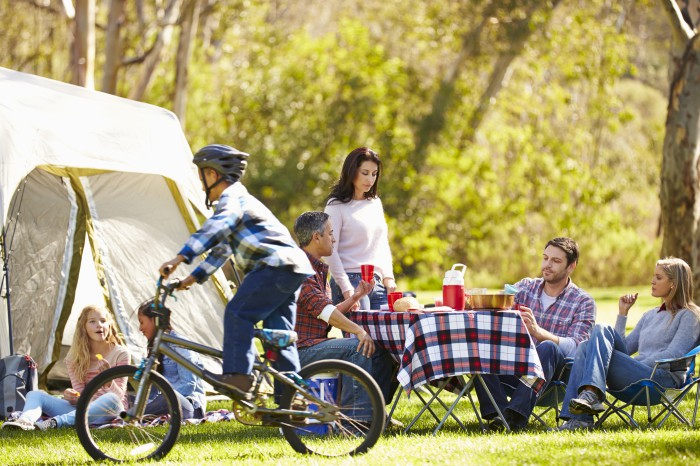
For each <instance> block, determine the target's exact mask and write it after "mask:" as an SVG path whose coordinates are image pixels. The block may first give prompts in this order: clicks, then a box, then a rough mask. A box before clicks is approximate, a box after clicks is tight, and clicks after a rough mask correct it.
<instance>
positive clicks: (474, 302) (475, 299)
mask: <svg viewBox="0 0 700 466" xmlns="http://www.w3.org/2000/svg"><path fill="white" fill-rule="evenodd" d="M467 303H468V307H469V308H470V309H511V308H512V307H513V304H514V303H515V295H514V294H505V293H498V294H473V295H467Z"/></svg>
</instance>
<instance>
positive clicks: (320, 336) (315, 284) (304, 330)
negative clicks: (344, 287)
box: [294, 251, 333, 348]
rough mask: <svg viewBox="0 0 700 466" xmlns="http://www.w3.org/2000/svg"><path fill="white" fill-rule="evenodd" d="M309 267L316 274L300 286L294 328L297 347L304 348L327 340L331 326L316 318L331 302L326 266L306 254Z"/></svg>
mask: <svg viewBox="0 0 700 466" xmlns="http://www.w3.org/2000/svg"><path fill="white" fill-rule="evenodd" d="M304 252H306V251H304ZM306 255H307V256H308V258H309V261H310V262H311V266H312V267H313V268H314V271H315V272H316V274H315V275H312V276H310V277H308V278H307V279H306V280H305V281H304V283H302V285H301V291H300V292H299V299H297V323H296V325H295V326H294V330H296V332H297V335H298V338H299V339H298V340H297V347H298V348H305V347H307V346H313V345H315V344H318V343H321V342H322V341H325V340H328V332H329V331H330V329H331V326H330V325H328V323H326V322H324V321H323V320H321V319H319V318H318V316H319V314H321V312H322V311H323V308H325V307H326V306H327V305H329V304H333V301H332V300H331V290H330V287H329V286H328V265H326V264H325V263H323V262H321V261H320V260H318V259H316V258H315V257H313V256H312V255H311V254H309V253H308V252H306Z"/></svg>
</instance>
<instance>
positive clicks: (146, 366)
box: [123, 279, 337, 425]
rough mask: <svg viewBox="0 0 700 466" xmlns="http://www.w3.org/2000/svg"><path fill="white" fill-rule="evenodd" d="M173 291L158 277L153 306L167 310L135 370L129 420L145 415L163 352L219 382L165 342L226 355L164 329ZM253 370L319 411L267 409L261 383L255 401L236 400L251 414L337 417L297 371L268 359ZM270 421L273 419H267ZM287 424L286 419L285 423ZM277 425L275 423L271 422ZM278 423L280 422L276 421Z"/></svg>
mask: <svg viewBox="0 0 700 466" xmlns="http://www.w3.org/2000/svg"><path fill="white" fill-rule="evenodd" d="M161 290H165V291H166V293H164V294H163V299H162V301H161V300H160V291H161ZM173 291H174V288H171V287H170V286H168V287H164V286H163V285H162V279H159V280H158V290H157V292H156V297H155V299H154V305H155V304H156V303H157V305H158V306H159V307H160V309H161V310H162V311H163V312H165V314H164V315H163V316H162V317H160V316H159V317H157V326H158V330H157V332H156V336H155V338H154V339H153V345H152V346H151V348H150V354H149V355H148V356H147V357H145V358H144V359H143V360H142V361H141V364H140V366H139V368H138V371H137V373H136V376H135V377H134V378H135V379H136V380H137V381H139V386H138V389H137V391H136V399H135V400H134V403H133V404H132V406H131V407H130V408H129V409H128V410H127V411H126V412H125V413H124V414H123V417H124V418H126V419H129V418H138V417H140V415H143V410H144V408H145V406H146V403H147V399H148V393H147V392H146V391H147V387H148V385H149V384H148V382H149V380H150V374H151V371H152V370H153V366H154V365H155V364H156V359H157V358H158V356H159V355H160V354H162V355H165V356H168V357H169V358H170V359H172V360H173V361H175V362H176V363H177V364H179V365H181V366H183V367H184V368H185V369H187V370H188V371H189V372H192V373H193V374H195V375H196V376H198V377H200V378H202V379H203V380H205V381H206V382H208V383H210V384H211V385H213V386H214V387H216V385H217V382H216V381H214V380H213V379H212V378H211V377H208V376H207V375H206V374H205V373H204V371H203V370H202V369H200V368H199V367H198V366H197V365H195V364H193V363H192V362H191V361H189V360H188V359H186V358H184V357H183V356H181V355H180V354H179V353H177V352H175V351H174V350H172V349H171V348H169V347H168V346H167V345H165V344H164V343H172V344H174V345H177V346H180V347H182V348H186V349H189V350H192V351H194V352H196V353H199V354H204V355H207V356H213V357H215V358H219V359H221V358H222V357H223V353H222V351H221V350H218V349H215V348H212V347H209V346H206V345H202V344H200V343H196V342H193V341H189V340H185V339H183V338H179V337H176V336H173V335H170V334H169V333H166V332H165V329H166V328H167V327H168V326H169V321H170V315H169V310H168V309H167V308H166V307H165V299H166V298H167V296H168V295H169V294H172V292H173ZM253 369H254V370H255V371H258V372H259V373H260V374H261V376H260V377H262V374H269V375H271V376H272V378H273V379H275V380H277V381H279V382H281V383H282V384H284V385H286V386H289V387H292V388H293V389H294V390H296V391H297V392H299V393H300V394H302V395H303V396H304V397H305V398H306V399H307V400H309V401H311V402H313V403H315V404H316V405H317V406H318V410H317V411H308V410H306V411H297V410H291V409H280V408H266V407H263V406H259V405H257V404H255V401H256V400H257V399H258V395H259V384H258V387H257V388H256V390H255V393H254V398H253V400H252V401H246V400H234V401H235V402H236V403H237V404H239V405H240V406H241V407H243V409H245V410H246V412H248V413H249V414H260V415H268V416H270V417H272V418H283V420H284V419H285V418H286V419H287V423H288V418H289V416H290V415H294V417H295V418H312V419H317V420H319V421H321V422H330V421H333V420H335V419H334V413H336V412H337V407H336V406H334V405H332V404H330V403H328V402H326V401H324V400H323V399H321V398H319V397H317V396H316V395H315V394H314V393H313V392H312V391H310V390H309V387H308V385H307V384H306V382H304V380H303V379H302V378H301V377H299V376H298V375H297V374H295V373H293V372H292V373H289V375H286V374H283V373H280V372H278V371H277V370H275V369H274V368H273V367H271V366H270V365H269V364H267V359H263V360H262V361H255V362H254V364H253ZM268 421H270V420H269V419H268ZM282 423H284V422H282ZM271 425H274V424H271ZM277 425H278V424H277Z"/></svg>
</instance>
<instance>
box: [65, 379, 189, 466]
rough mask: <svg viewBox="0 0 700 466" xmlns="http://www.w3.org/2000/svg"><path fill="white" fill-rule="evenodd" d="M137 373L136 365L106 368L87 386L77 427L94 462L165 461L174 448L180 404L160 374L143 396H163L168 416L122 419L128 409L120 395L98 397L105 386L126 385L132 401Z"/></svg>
mask: <svg viewBox="0 0 700 466" xmlns="http://www.w3.org/2000/svg"><path fill="white" fill-rule="evenodd" d="M136 370H137V369H136V367H134V366H116V367H112V368H110V369H107V370H106V371H104V372H102V373H101V374H99V375H97V376H96V377H95V378H94V379H92V380H91V381H90V383H88V384H87V386H86V387H85V390H84V391H83V393H81V395H80V398H79V399H78V404H77V406H76V413H75V428H76V431H77V432H78V438H79V439H80V443H81V444H82V445H83V448H85V451H87V453H88V454H89V455H90V456H91V457H92V458H93V459H96V460H104V459H108V460H112V461H118V462H121V461H140V460H144V459H151V458H162V457H163V456H165V455H166V454H167V453H168V452H169V451H170V449H171V448H172V447H173V445H175V441H176V440H177V436H178V434H179V432H180V420H181V415H180V402H179V401H178V399H177V396H176V395H175V391H174V390H173V388H172V387H171V386H170V384H169V383H168V381H167V380H165V378H164V377H163V376H162V375H160V374H159V373H157V372H151V374H150V379H149V386H148V387H147V390H146V391H145V392H144V393H146V394H148V393H151V390H157V391H158V392H160V393H162V394H163V397H164V398H165V400H166V405H167V415H142V416H139V417H137V418H135V419H122V415H123V414H124V413H125V411H126V409H125V408H126V407H125V406H123V405H122V403H121V401H120V400H119V399H118V397H117V396H114V395H112V394H111V393H108V394H107V395H101V396H100V397H98V398H95V394H96V393H97V392H98V390H99V389H100V388H102V387H103V386H111V385H112V384H123V383H126V391H127V395H129V399H130V400H133V399H134V396H135V395H136V389H137V388H138V386H139V383H140V382H139V381H137V380H135V379H134V375H135V374H136ZM93 398H95V399H93ZM115 419H116V420H117V421H115Z"/></svg>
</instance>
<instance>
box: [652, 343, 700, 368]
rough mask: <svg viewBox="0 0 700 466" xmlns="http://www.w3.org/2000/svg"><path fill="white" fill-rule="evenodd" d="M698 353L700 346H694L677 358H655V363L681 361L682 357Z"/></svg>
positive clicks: (690, 356) (689, 356)
mask: <svg viewBox="0 0 700 466" xmlns="http://www.w3.org/2000/svg"><path fill="white" fill-rule="evenodd" d="M698 353H700V346H696V347H695V348H693V349H692V350H690V351H689V352H687V353H685V354H684V355H683V356H679V357H677V358H666V359H657V360H656V364H665V363H669V362H676V361H682V360H684V359H688V358H692V357H694V356H695V355H697V354H698Z"/></svg>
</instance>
